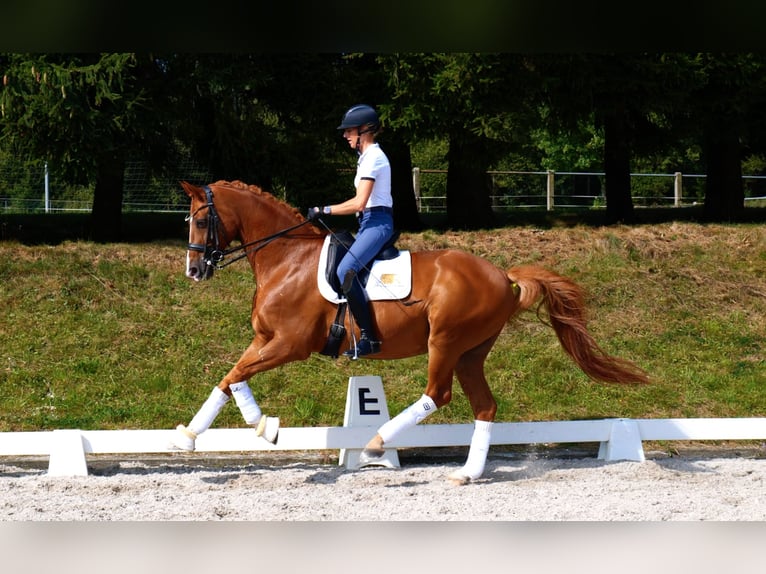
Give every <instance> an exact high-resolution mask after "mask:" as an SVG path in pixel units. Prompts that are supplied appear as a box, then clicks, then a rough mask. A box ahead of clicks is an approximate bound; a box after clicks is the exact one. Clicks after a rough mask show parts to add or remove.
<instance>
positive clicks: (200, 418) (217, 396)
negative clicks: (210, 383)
mask: <svg viewBox="0 0 766 574" xmlns="http://www.w3.org/2000/svg"><path fill="white" fill-rule="evenodd" d="M228 402H229V396H228V395H227V394H226V393H224V392H223V391H222V390H221V389H219V388H218V387H215V388H214V389H213V392H212V393H210V396H209V397H208V399H207V400H206V401H205V402H204V403H203V404H202V406H201V407H200V409H199V411H197V414H196V415H194V418H193V419H192V420H191V422H190V423H189V426H188V427H186V428H187V430H189V431H191V432H192V433H193V434H195V435H199V434H202V433H203V432H205V431H206V430H207V429H209V428H210V425H211V424H213V421H214V420H215V417H217V416H218V413H220V412H221V409H222V408H223V407H224V405H225V404H226V403H228Z"/></svg>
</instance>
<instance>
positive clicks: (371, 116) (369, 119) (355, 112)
mask: <svg viewBox="0 0 766 574" xmlns="http://www.w3.org/2000/svg"><path fill="white" fill-rule="evenodd" d="M358 126H370V127H371V128H372V131H373V132H376V131H378V129H379V128H380V119H379V118H378V114H377V112H376V111H375V110H374V109H373V108H372V107H370V106H368V105H365V104H358V105H356V106H352V107H350V108H349V109H348V111H347V112H346V113H345V114H344V116H343V120H342V121H341V122H340V125H339V126H338V129H339V130H345V129H346V128H355V127H358Z"/></svg>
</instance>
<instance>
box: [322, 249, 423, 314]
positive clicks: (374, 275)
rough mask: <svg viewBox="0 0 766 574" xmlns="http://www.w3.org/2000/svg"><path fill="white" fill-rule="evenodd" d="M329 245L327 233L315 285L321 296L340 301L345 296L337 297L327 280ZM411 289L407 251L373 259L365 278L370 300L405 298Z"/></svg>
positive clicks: (410, 270) (408, 253) (409, 263)
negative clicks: (380, 259)
mask: <svg viewBox="0 0 766 574" xmlns="http://www.w3.org/2000/svg"><path fill="white" fill-rule="evenodd" d="M329 245H330V236H329V235H328V236H327V237H326V238H325V240H324V244H323V245H322V252H321V253H320V255H319V266H318V267H317V285H318V286H319V292H320V293H321V294H322V296H323V297H324V298H325V299H327V300H328V301H330V302H331V303H341V302H343V301H345V300H346V299H345V297H339V296H338V294H337V293H336V292H335V290H334V289H333V288H332V287H331V286H330V284H329V283H328V282H327V278H326V277H325V269H326V268H327V249H328V246H329ZM411 290H412V264H411V261H410V252H409V251H403V250H400V251H399V256H398V257H395V258H394V259H387V260H385V261H374V262H373V263H372V268H371V270H370V278H369V279H368V280H367V297H368V298H369V299H370V301H384V300H392V299H405V298H406V297H408V296H409V294H410V291H411Z"/></svg>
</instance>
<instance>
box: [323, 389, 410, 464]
mask: <svg viewBox="0 0 766 574" xmlns="http://www.w3.org/2000/svg"><path fill="white" fill-rule="evenodd" d="M389 418H390V417H389V415H388V405H387V404H386V393H385V392H384V391H383V380H382V379H381V378H380V377H377V376H372V375H368V376H364V377H349V379H348V392H347V393H346V414H345V416H344V418H343V426H344V427H366V428H369V429H370V438H372V437H374V436H375V433H377V432H378V428H379V427H380V426H381V425H382V424H383V423H385V422H386V421H387V420H389ZM360 454H362V449H341V451H340V458H339V460H338V464H340V465H345V466H346V468H349V469H355V468H357V467H358V466H359V455H360ZM379 464H380V465H382V466H386V467H388V468H399V467H400V465H399V454H398V453H397V451H396V449H395V448H389V449H386V451H385V454H384V455H383V457H382V458H381V459H380V463H379Z"/></svg>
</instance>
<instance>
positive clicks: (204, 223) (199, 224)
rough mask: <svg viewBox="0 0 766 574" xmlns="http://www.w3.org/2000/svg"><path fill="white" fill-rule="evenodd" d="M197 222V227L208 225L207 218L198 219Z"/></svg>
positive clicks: (202, 227) (203, 227)
mask: <svg viewBox="0 0 766 574" xmlns="http://www.w3.org/2000/svg"><path fill="white" fill-rule="evenodd" d="M196 223H197V229H205V228H206V227H207V219H198V220H197V221H196Z"/></svg>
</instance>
